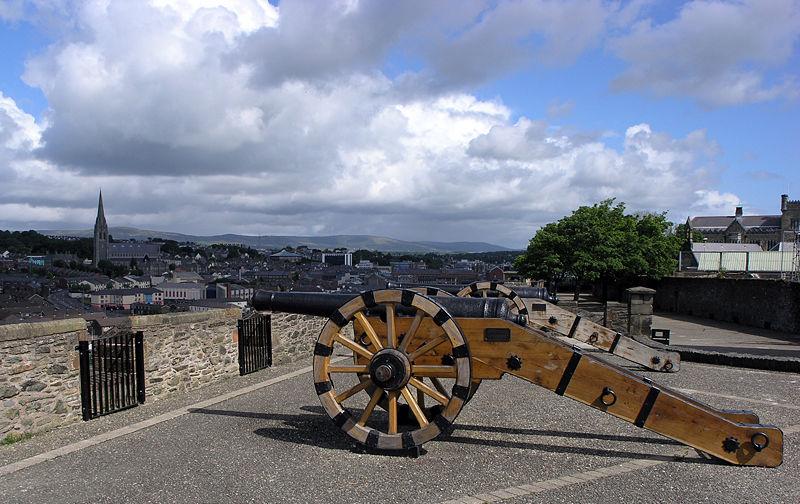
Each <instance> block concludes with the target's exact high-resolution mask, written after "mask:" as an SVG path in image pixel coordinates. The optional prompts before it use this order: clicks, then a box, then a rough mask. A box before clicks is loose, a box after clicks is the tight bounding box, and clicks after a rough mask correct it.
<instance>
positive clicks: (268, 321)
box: [264, 315, 272, 367]
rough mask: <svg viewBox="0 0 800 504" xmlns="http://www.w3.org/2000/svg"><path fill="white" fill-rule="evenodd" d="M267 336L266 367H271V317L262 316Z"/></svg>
mask: <svg viewBox="0 0 800 504" xmlns="http://www.w3.org/2000/svg"><path fill="white" fill-rule="evenodd" d="M264 325H265V326H266V327H265V329H266V334H267V353H268V355H267V366H269V367H272V315H264Z"/></svg>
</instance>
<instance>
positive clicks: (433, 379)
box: [430, 376, 450, 401]
mask: <svg viewBox="0 0 800 504" xmlns="http://www.w3.org/2000/svg"><path fill="white" fill-rule="evenodd" d="M430 380H431V383H433V386H434V387H436V390H438V391H439V393H440V394H442V396H444V397H446V398H447V400H448V401H449V400H450V394H449V393H448V392H447V389H446V388H444V385H442V382H440V381H439V378H436V377H433V376H431V377H430Z"/></svg>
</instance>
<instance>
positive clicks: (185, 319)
mask: <svg viewBox="0 0 800 504" xmlns="http://www.w3.org/2000/svg"><path fill="white" fill-rule="evenodd" d="M240 316H241V310H239V309H238V308H220V309H212V310H208V311H202V312H179V313H162V314H155V315H133V316H129V317H108V318H105V319H101V320H99V321H98V322H100V324H101V325H102V326H103V327H122V328H130V329H133V330H141V329H146V328H148V327H153V326H159V325H181V324H191V323H196V322H206V321H209V320H216V319H220V320H230V319H238V318H239V317H240ZM86 322H87V321H86V320H85V319H82V318H72V319H59V320H41V321H35V322H23V323H21V324H5V325H0V341H16V340H25V339H33V338H41V337H44V336H51V335H54V334H65V333H71V332H84V333H86V335H85V336H84V337H87V336H88V333H87V332H86Z"/></svg>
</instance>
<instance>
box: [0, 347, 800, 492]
mask: <svg viewBox="0 0 800 504" xmlns="http://www.w3.org/2000/svg"><path fill="white" fill-rule="evenodd" d="M296 368H297V366H285V367H277V368H273V369H271V370H268V371H266V372H263V373H258V374H256V375H253V376H251V377H247V378H245V379H238V378H237V379H231V380H227V381H226V382H225V383H223V384H218V385H216V386H215V387H216V388H213V387H212V388H209V389H208V390H206V391H205V392H203V391H201V392H194V393H193V394H194V395H193V396H192V397H193V398H194V399H201V398H208V393H209V392H214V393H222V392H225V391H229V390H234V389H236V388H237V387H241V386H242V385H243V384H253V383H257V382H258V380H264V379H267V378H274V377H276V376H279V375H281V374H283V373H287V372H289V371H292V370H295V369H296ZM637 372H641V374H644V375H647V376H648V377H650V378H651V379H653V380H654V381H655V382H656V383H661V384H663V385H666V386H671V387H676V388H681V389H684V390H691V391H692V392H690V394H691V395H692V396H694V397H696V398H697V399H699V400H701V401H704V402H707V403H709V404H711V405H713V406H715V407H724V408H741V409H752V410H754V411H756V412H757V413H758V414H759V415H760V416H761V419H762V422H764V423H771V424H775V425H777V426H779V427H782V428H785V429H787V434H786V437H785V445H784V463H783V465H782V466H780V467H779V468H776V469H764V468H753V467H734V466H729V465H725V464H721V463H717V462H714V461H709V460H705V459H703V458H701V457H699V456H698V455H697V454H696V453H694V452H693V451H692V450H690V449H686V448H685V447H682V446H681V445H679V444H677V443H675V442H673V441H670V440H667V439H664V438H662V437H660V436H658V435H656V434H653V433H650V432H648V431H646V430H643V429H638V428H636V427H634V426H632V425H629V424H627V423H625V422H622V421H620V420H618V419H615V418H612V417H610V416H607V415H605V414H603V413H600V412H598V411H596V410H593V409H590V408H588V407H585V406H583V405H581V404H578V403H576V402H574V401H571V400H569V399H567V398H564V397H559V396H556V395H555V394H553V393H551V392H548V391H546V390H544V389H541V388H538V387H536V386H533V385H530V384H528V383H526V382H523V381H520V380H516V379H512V378H505V379H503V380H501V381H497V382H485V383H484V384H483V385H482V386H481V389H480V391H479V392H478V394H477V395H476V396H475V398H474V399H473V400H472V402H470V404H469V405H468V406H467V407H466V408H465V409H464V410H463V411H462V413H461V415H460V416H459V418H458V419H457V422H456V424H457V429H456V431H455V432H454V433H453V434H452V435H451V436H450V437H448V438H445V439H442V440H436V441H433V442H430V443H428V444H427V445H426V446H425V451H424V453H423V454H422V456H420V457H419V458H411V457H407V456H393V455H386V454H377V453H370V452H365V451H364V450H362V449H360V448H358V447H355V446H354V445H353V444H352V443H350V442H349V439H348V438H347V437H346V436H345V435H344V434H343V433H341V432H340V431H339V430H338V428H336V427H335V426H334V425H333V423H332V422H331V421H330V420H329V419H328V417H327V416H325V415H324V414H323V412H322V410H321V408H320V406H319V403H318V401H317V398H316V395H315V393H314V389H313V386H312V383H311V382H312V380H311V376H310V374H308V373H305V374H300V375H299V376H296V377H292V378H289V379H286V380H284V381H280V382H277V383H274V384H271V385H269V386H263V387H262V388H258V389H257V390H254V391H252V392H249V393H245V394H242V395H239V396H237V397H234V398H232V399H229V400H225V401H222V402H219V403H217V404H213V405H211V406H208V407H204V408H200V409H197V408H192V407H189V410H188V411H189V412H188V413H185V414H181V415H180V416H177V417H175V418H173V419H170V420H166V421H162V422H161V423H158V424H156V425H153V426H151V427H147V428H143V429H141V430H137V431H135V432H132V433H129V434H126V435H121V436H119V437H116V438H114V439H111V440H109V441H106V442H103V443H100V444H97V445H94V446H90V447H87V448H84V449H81V450H78V451H74V452H72V453H69V454H66V455H63V456H60V457H58V458H55V459H53V460H50V461H45V462H42V463H39V464H36V465H33V466H31V467H27V468H25V469H21V470H18V471H16V472H13V473H11V474H7V475H5V476H2V477H0V496H3V501H4V502H13V503H27V502H30V503H48V502H58V503H73V502H93V503H97V502H126V503H128V502H129V503H139V502H292V503H294V502H303V503H305V502H330V503H336V502H365V503H366V502H369V503H374V502H381V503H392V502H444V501H452V500H455V499H461V501H462V502H482V501H489V500H503V501H504V502H512V503H514V502H553V503H555V502H637V503H650V502H653V503H655V502H659V503H660V502H685V503H689V502H736V503H741V502H775V503H780V502H787V503H788V502H797V501H798V492H799V491H800V427H798V424H800V376H799V375H796V374H790V373H778V372H766V371H754V370H745V369H735V368H727V367H720V366H710V365H701V364H693V363H683V364H682V366H681V371H680V372H679V373H676V374H670V375H663V374H659V373H649V372H642V371H640V370H637ZM176 400H179V401H184V402H183V403H181V404H179V406H181V407H185V406H187V404H186V403H185V400H186V399H185V398H182V399H176ZM170 404H171V403H170V400H164V401H156V402H154V403H153V404H148V405H144V406H141V407H139V408H135V409H134V410H131V411H130V412H123V413H119V414H117V415H112V416H111V417H108V418H107V419H99V420H94V421H92V422H87V423H83V424H79V425H76V426H73V427H67V428H62V429H58V430H57V431H55V432H54V433H50V434H47V435H44V436H41V437H40V438H39V437H37V438H39V439H37V438H34V439H33V440H30V441H26V442H23V443H19V444H18V445H17V446H14V447H12V448H11V449H7V448H0V460H2V463H6V464H7V463H9V462H13V461H15V460H19V459H21V458H24V457H29V456H31V455H34V454H35V453H37V452H39V451H43V450H48V449H52V448H54V447H57V446H58V445H59V444H65V443H67V442H71V441H74V440H77V439H81V438H83V437H85V436H86V435H87V434H90V433H91V432H92V429H95V432H98V431H100V430H103V429H106V430H109V429H111V430H112V432H114V431H113V429H114V428H116V426H119V425H120V423H124V420H126V419H125V418H124V417H123V415H130V418H145V417H147V416H154V415H156V414H158V413H163V411H164V410H165V409H166V408H167V407H168V406H169V405H170ZM112 417H117V418H116V419H114V418H112ZM95 422H98V423H95ZM92 424H94V425H96V426H99V427H93V425H92ZM60 440H61V441H62V442H61V443H60V442H59V441H60ZM26 444H27V446H25V445H26ZM4 450H10V451H7V452H6V453H3V451H4ZM678 454H680V455H683V457H679V458H677V459H676V458H675V456H676V455H678ZM615 468H616V469H615ZM570 475H584V476H581V477H571V476H570ZM559 478H562V479H559ZM559 481H560V482H561V484H559V483H558V482H559ZM541 482H544V483H541ZM520 485H530V486H528V487H522V488H523V489H520ZM509 488H516V490H515V492H516V493H517V494H522V495H515V494H514V493H509V492H507V491H505V490H504V489H509ZM524 488H527V491H528V493H526V490H524ZM532 491H535V492H536V493H530V492H532ZM490 492H495V493H494V494H489V493H490ZM476 496H478V497H476ZM481 496H482V497H481Z"/></svg>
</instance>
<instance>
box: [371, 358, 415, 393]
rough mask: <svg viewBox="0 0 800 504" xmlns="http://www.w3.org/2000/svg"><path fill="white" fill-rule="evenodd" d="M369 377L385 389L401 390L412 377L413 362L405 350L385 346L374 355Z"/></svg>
mask: <svg viewBox="0 0 800 504" xmlns="http://www.w3.org/2000/svg"><path fill="white" fill-rule="evenodd" d="M369 377H370V379H371V380H372V382H373V383H374V384H375V385H376V386H378V387H380V388H382V389H383V390H388V391H393V390H400V389H401V388H403V387H405V386H406V384H407V383H408V380H409V378H411V362H409V360H408V357H406V355H405V354H404V353H403V352H400V351H397V350H395V349H393V348H385V349H383V350H381V351H379V352H377V353H376V354H375V355H373V356H372V360H370V363H369Z"/></svg>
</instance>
